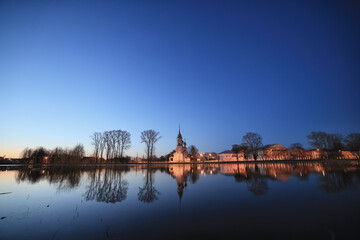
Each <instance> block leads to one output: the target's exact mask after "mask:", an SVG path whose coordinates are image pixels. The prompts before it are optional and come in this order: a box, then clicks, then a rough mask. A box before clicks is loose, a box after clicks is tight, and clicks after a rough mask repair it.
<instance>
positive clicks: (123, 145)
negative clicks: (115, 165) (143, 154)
mask: <svg viewBox="0 0 360 240" xmlns="http://www.w3.org/2000/svg"><path fill="white" fill-rule="evenodd" d="M119 139H120V141H119V142H120V158H122V157H124V151H125V150H127V149H129V148H130V147H131V134H130V133H129V132H127V131H122V130H120V138H119Z"/></svg>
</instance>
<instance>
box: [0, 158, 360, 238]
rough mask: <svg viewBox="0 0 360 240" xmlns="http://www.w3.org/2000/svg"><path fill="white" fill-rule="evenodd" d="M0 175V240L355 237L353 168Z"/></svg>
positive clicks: (358, 218)
mask: <svg viewBox="0 0 360 240" xmlns="http://www.w3.org/2000/svg"><path fill="white" fill-rule="evenodd" d="M1 170H2V171H0V239H140V238H145V239H204V238H205V239H206V238H207V239H270V238H273V239H359V223H360V188H359V183H360V164H359V162H350V161H346V162H343V163H340V162H328V163H296V164H294V163H281V164H256V165H255V164H203V165H201V164H198V165H191V164H187V165H159V166H151V167H149V166H126V167H124V166H115V167H114V166H113V167H100V166H86V167H85V166H82V167H64V166H62V167H61V166H52V167H51V166H44V167H10V166H7V167H1Z"/></svg>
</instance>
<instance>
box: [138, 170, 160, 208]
mask: <svg viewBox="0 0 360 240" xmlns="http://www.w3.org/2000/svg"><path fill="white" fill-rule="evenodd" d="M144 180H145V181H144V186H143V187H139V193H138V199H139V201H141V202H145V203H150V202H153V201H154V200H158V195H160V192H159V191H158V190H157V189H156V188H155V186H154V182H155V180H154V178H153V173H152V171H151V168H150V167H148V168H147V169H146V176H145V179H144Z"/></svg>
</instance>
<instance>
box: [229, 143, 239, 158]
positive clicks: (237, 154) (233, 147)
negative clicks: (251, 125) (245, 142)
mask: <svg viewBox="0 0 360 240" xmlns="http://www.w3.org/2000/svg"><path fill="white" fill-rule="evenodd" d="M231 152H232V153H234V154H235V156H236V161H239V153H240V152H241V146H240V145H238V144H233V145H232V148H231Z"/></svg>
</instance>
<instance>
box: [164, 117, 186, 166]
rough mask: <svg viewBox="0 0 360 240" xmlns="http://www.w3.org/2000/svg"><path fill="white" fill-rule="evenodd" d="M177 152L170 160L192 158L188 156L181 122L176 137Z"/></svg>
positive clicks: (179, 160) (181, 160)
mask: <svg viewBox="0 0 360 240" xmlns="http://www.w3.org/2000/svg"><path fill="white" fill-rule="evenodd" d="M176 142H177V144H176V152H175V153H174V154H173V156H172V157H170V159H169V160H170V162H190V158H189V157H188V156H187V148H186V142H184V141H183V138H182V136H181V132H180V124H179V133H178V136H177V138H176Z"/></svg>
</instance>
